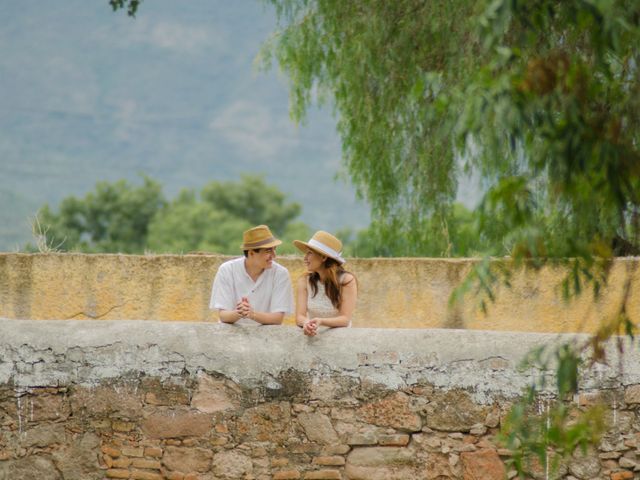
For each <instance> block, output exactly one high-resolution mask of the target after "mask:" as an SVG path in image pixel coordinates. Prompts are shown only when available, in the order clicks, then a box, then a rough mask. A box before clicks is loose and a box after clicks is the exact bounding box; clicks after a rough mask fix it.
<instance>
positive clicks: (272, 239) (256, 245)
mask: <svg viewBox="0 0 640 480" xmlns="http://www.w3.org/2000/svg"><path fill="white" fill-rule="evenodd" d="M275 241H276V239H275V237H269V238H266V239H264V240H260V241H259V242H251V243H245V244H244V245H243V246H242V248H245V249H247V250H253V249H254V248H260V247H261V246H262V245H266V244H267V243H273V242H275Z"/></svg>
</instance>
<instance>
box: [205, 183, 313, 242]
mask: <svg viewBox="0 0 640 480" xmlns="http://www.w3.org/2000/svg"><path fill="white" fill-rule="evenodd" d="M202 200H203V201H204V202H206V203H208V204H210V205H212V206H213V207H214V208H216V209H218V210H223V211H225V212H229V213H230V214H231V215H233V216H235V217H237V218H242V219H245V220H246V221H248V222H249V223H250V224H252V225H259V224H261V223H264V224H266V225H269V228H271V229H272V230H273V232H274V233H277V234H278V235H282V234H283V233H284V231H285V229H286V227H287V225H288V224H289V222H291V221H292V220H293V219H294V218H296V217H297V216H298V215H300V211H301V207H300V205H299V204H298V203H285V200H286V197H285V195H284V193H282V192H281V191H280V190H278V188H276V187H273V186H270V185H267V184H266V183H265V181H264V179H263V178H262V177H260V176H257V175H243V176H242V179H241V180H240V182H239V183H238V182H211V183H209V184H208V185H206V186H205V187H204V188H203V189H202Z"/></svg>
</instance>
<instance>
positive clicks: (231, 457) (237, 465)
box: [213, 450, 253, 478]
mask: <svg viewBox="0 0 640 480" xmlns="http://www.w3.org/2000/svg"><path fill="white" fill-rule="evenodd" d="M213 473H214V474H215V475H217V476H219V477H223V478H245V476H246V475H249V474H251V473H253V463H252V462H251V458H249V457H248V456H247V455H243V454H242V453H239V452H237V451H233V450H230V451H225V452H220V453H216V454H215V455H214V456H213Z"/></svg>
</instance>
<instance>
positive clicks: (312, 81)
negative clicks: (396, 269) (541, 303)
mask: <svg viewBox="0 0 640 480" xmlns="http://www.w3.org/2000/svg"><path fill="white" fill-rule="evenodd" d="M270 3H272V4H273V5H274V6H275V7H276V10H277V12H278V15H279V18H280V21H281V27H280V29H279V31H278V32H276V34H275V35H274V36H273V37H272V38H271V39H270V41H269V42H268V43H267V45H266V46H265V50H264V52H263V56H264V58H265V65H266V66H268V65H269V62H270V60H271V59H272V58H275V59H276V60H277V62H278V64H279V65H280V67H281V68H282V69H283V70H284V71H285V72H286V73H287V74H288V76H289V78H290V81H291V105H292V114H293V117H294V118H295V119H298V120H300V119H302V118H303V117H304V114H305V111H306V109H307V107H308V105H309V104H310V103H311V102H312V101H314V100H316V99H317V100H319V101H320V102H323V101H327V100H331V101H332V102H333V104H334V107H335V109H336V112H337V114H338V130H339V132H340V134H341V136H342V142H343V152H344V161H345V164H346V167H347V171H348V173H349V174H350V176H351V179H352V180H353V181H354V182H355V184H356V185H357V186H358V187H359V189H360V192H361V193H363V194H364V196H365V197H366V198H367V199H368V200H369V202H370V203H371V206H372V215H373V219H374V226H373V230H374V232H373V234H374V236H377V237H378V238H380V239H382V238H384V234H383V233H382V231H381V230H383V229H386V230H388V235H395V236H402V237H403V240H402V241H401V242H398V243H395V244H389V245H388V247H385V248H389V249H391V248H393V249H394V250H391V251H390V253H391V254H395V255H414V254H416V252H422V251H424V246H423V244H424V241H425V232H424V230H425V228H426V229H429V228H431V227H433V226H434V225H438V224H440V225H442V223H443V219H447V218H448V217H449V216H450V211H451V207H452V204H453V200H454V198H455V192H456V188H457V179H458V178H459V175H460V173H461V172H462V171H463V170H467V171H469V170H472V171H476V172H478V173H479V174H480V176H481V178H482V180H483V184H484V185H485V186H486V188H487V194H486V197H485V199H484V201H483V203H482V205H481V207H480V208H479V209H478V211H477V212H475V214H476V216H477V218H478V221H479V227H480V229H479V231H478V236H479V237H480V238H481V240H482V242H481V245H491V248H489V251H488V252H487V253H490V254H494V255H495V254H499V255H504V254H511V255H513V256H515V257H520V258H533V257H545V258H548V257H555V258H564V257H574V256H576V255H579V256H589V255H598V256H604V257H610V256H611V255H614V254H621V253H624V251H621V250H620V249H619V248H618V246H619V245H620V244H622V245H627V246H630V247H631V251H638V250H637V249H638V247H639V246H640V242H639V231H640V230H639V228H638V226H639V223H640V218H639V217H640V198H639V197H638V192H640V154H639V142H638V140H639V138H638V137H639V135H638V134H639V128H638V126H639V120H640V114H639V113H638V112H640V95H639V94H640V75H638V68H639V67H638V65H639V64H640V57H639V47H638V46H639V45H640V29H639V16H640V14H639V9H640V7H639V6H638V3H637V2H635V1H631V0H618V1H614V0H610V1H599V2H592V1H585V0H569V1H566V2H552V1H548V0H536V1H532V2H513V1H511V0H491V1H489V0H485V1H480V2H472V1H469V0H453V1H434V2H424V1H422V0H397V1H394V2H388V1H386V0H377V1H375V0H374V1H362V0H361V1H352V2H340V1H338V0H271V1H270ZM438 219H440V220H438ZM431 233H432V234H436V235H440V236H445V230H444V229H442V228H440V231H439V232H437V230H432V231H431ZM449 233H451V232H449ZM451 238H454V237H451ZM454 240H455V239H454ZM441 243H442V244H443V245H446V244H447V243H448V241H447V240H442V242H441ZM454 243H455V241H454ZM430 250H431V249H430ZM434 250H438V249H434ZM432 251H433V250H432ZM446 252H447V249H446V248H441V249H440V252H438V253H439V254H443V253H445V254H446ZM453 252H454V250H451V251H450V254H453ZM385 254H386V253H385Z"/></svg>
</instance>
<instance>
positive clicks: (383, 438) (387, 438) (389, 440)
mask: <svg viewBox="0 0 640 480" xmlns="http://www.w3.org/2000/svg"><path fill="white" fill-rule="evenodd" d="M410 439H411V437H410V436H409V435H407V434H404V433H402V434H393V435H380V436H379V437H378V444H379V445H381V446H387V447H405V446H407V445H409V440H410Z"/></svg>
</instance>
